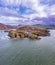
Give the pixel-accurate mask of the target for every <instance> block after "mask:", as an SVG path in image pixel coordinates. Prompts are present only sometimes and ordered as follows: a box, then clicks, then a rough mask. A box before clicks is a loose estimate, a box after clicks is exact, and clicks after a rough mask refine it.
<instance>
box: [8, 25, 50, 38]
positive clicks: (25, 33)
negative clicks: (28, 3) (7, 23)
mask: <svg viewBox="0 0 55 65" xmlns="http://www.w3.org/2000/svg"><path fill="white" fill-rule="evenodd" d="M49 35H50V33H49V31H48V30H47V29H41V28H37V27H34V26H21V27H19V28H18V29H11V30H9V32H8V36H9V37H10V38H18V39H19V38H30V39H40V36H49Z"/></svg>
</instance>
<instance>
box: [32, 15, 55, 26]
mask: <svg viewBox="0 0 55 65" xmlns="http://www.w3.org/2000/svg"><path fill="white" fill-rule="evenodd" d="M34 20H36V21H40V24H41V21H42V25H49V26H55V15H51V16H49V17H42V18H41V17H36V18H34V19H33V21H34ZM36 24H37V23H36Z"/></svg>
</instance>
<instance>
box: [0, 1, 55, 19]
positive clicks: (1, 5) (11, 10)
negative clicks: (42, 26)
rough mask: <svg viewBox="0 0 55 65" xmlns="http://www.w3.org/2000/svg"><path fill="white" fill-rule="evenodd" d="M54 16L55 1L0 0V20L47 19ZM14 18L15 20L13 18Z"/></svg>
mask: <svg viewBox="0 0 55 65" xmlns="http://www.w3.org/2000/svg"><path fill="white" fill-rule="evenodd" d="M50 15H55V0H0V19H1V18H7V16H8V19H9V17H11V18H10V19H11V20H14V19H15V20H16V17H26V18H30V19H32V18H34V17H48V16H50ZM13 17H15V18H13Z"/></svg>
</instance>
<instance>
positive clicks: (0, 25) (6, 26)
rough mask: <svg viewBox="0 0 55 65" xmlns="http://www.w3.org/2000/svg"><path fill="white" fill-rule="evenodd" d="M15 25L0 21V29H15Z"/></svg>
mask: <svg viewBox="0 0 55 65" xmlns="http://www.w3.org/2000/svg"><path fill="white" fill-rule="evenodd" d="M16 28H17V26H11V25H5V24H2V23H0V30H8V29H16Z"/></svg>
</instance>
